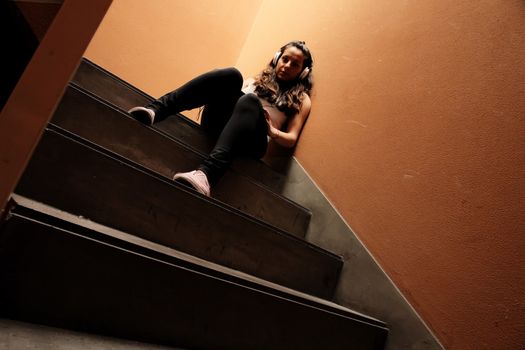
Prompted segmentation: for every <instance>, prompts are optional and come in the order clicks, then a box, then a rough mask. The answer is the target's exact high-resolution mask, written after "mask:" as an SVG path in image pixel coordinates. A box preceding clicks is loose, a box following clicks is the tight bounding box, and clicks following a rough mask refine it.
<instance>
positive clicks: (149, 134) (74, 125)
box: [52, 86, 310, 237]
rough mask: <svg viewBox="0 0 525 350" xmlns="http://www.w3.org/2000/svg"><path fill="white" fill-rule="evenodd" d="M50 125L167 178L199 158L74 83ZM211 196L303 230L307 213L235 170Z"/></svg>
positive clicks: (299, 231) (296, 231) (298, 232)
mask: <svg viewBox="0 0 525 350" xmlns="http://www.w3.org/2000/svg"><path fill="white" fill-rule="evenodd" d="M52 123H53V124H56V125H58V126H60V127H62V128H64V129H66V130H68V131H70V132H72V133H74V134H76V135H79V136H80V137H82V138H85V139H87V140H89V141H91V142H93V143H95V144H97V145H99V146H101V147H104V148H106V149H109V150H111V151H112V152H115V153H117V154H119V155H121V156H123V157H126V158H128V159H130V160H132V161H134V162H136V163H138V164H141V165H142V166H144V167H146V168H148V169H151V170H153V171H155V172H158V173H159V174H162V175H163V176H166V177H167V178H169V179H171V178H172V177H173V175H174V172H176V171H189V170H192V169H195V168H196V167H197V166H198V165H199V164H200V163H201V162H202V161H203V159H204V157H203V156H202V155H201V154H197V153H196V152H194V151H192V150H191V149H189V148H187V147H184V146H183V145H182V144H180V143H178V142H175V141H173V140H171V139H168V138H166V137H164V136H162V135H161V134H159V133H158V132H155V131H154V130H152V129H150V128H146V127H144V126H143V125H141V124H139V123H137V122H136V121H135V120H133V119H131V118H129V117H127V116H126V115H123V114H122V113H121V112H119V111H118V110H116V109H114V108H111V107H110V106H108V105H106V104H104V103H101V102H99V101H98V100H96V99H95V98H93V97H91V96H88V95H87V94H86V93H84V92H83V91H80V90H79V89H78V88H76V87H74V86H70V87H69V88H68V89H67V90H66V93H65V95H64V97H63V99H62V101H61V103H60V105H59V106H58V108H57V110H56V112H55V114H54V116H53V119H52ZM212 195H213V196H214V197H215V198H217V199H219V200H220V201H222V202H224V203H227V204H229V205H231V206H233V207H235V208H238V209H242V210H243V211H245V212H247V213H248V214H251V215H253V216H255V217H257V218H259V219H261V220H263V221H266V222H268V223H270V224H272V225H274V226H277V227H279V228H280V229H282V230H284V231H286V232H289V233H292V234H294V235H296V236H298V237H304V236H305V234H306V231H307V228H308V224H309V220H310V212H309V211H307V210H306V209H305V208H302V207H300V206H298V205H296V204H294V203H293V202H291V201H288V200H286V199H285V198H283V197H280V196H276V195H275V194H274V193H272V192H271V191H270V190H269V189H267V188H265V187H262V186H259V185H257V184H256V183H254V182H253V181H251V180H249V179H248V178H247V177H245V176H241V175H240V174H239V173H237V172H234V171H228V172H226V174H225V176H224V178H223V179H222V180H221V181H220V182H219V184H218V185H217V186H216V187H214V188H213V189H212Z"/></svg>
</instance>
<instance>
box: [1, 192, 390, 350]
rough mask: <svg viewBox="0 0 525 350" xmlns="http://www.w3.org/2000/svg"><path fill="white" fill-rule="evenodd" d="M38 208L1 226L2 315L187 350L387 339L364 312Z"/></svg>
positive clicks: (368, 345) (366, 343)
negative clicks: (284, 289)
mask: <svg viewBox="0 0 525 350" xmlns="http://www.w3.org/2000/svg"><path fill="white" fill-rule="evenodd" d="M18 200H20V198H18ZM26 204H27V203H26ZM35 209H39V208H35V207H34V208H32V209H29V208H24V207H20V204H19V205H18V206H15V208H14V209H12V210H11V212H10V214H11V215H10V217H9V219H8V220H6V223H5V224H4V225H2V227H3V230H2V233H1V234H0V240H1V242H2V250H0V261H1V262H2V264H0V266H1V267H0V279H2V280H3V281H6V282H8V283H6V284H5V286H7V287H6V288H4V289H2V290H1V291H0V296H1V298H0V305H2V307H1V308H0V309H1V310H2V311H0V313H1V314H2V315H1V316H6V315H7V316H8V317H14V318H17V319H21V320H28V321H35V322H37V323H45V324H50V325H55V326H59V327H60V326H67V327H73V328H80V330H83V331H89V332H95V333H102V334H109V335H116V336H122V337H132V338H133V339H136V340H148V341H154V342H158V343H166V344H171V345H180V346H188V347H190V348H193V347H198V348H201V347H205V348H208V347H209V348H229V349H237V348H247V347H249V348H254V349H264V348H272V349H273V348H276V349H277V348H279V349H280V348H283V349H286V348H297V346H300V347H301V348H306V349H310V348H312V349H315V348H318V347H319V346H321V344H322V345H328V346H329V348H343V347H344V348H346V347H347V346H348V344H349V343H352V344H353V348H355V349H379V348H381V346H382V344H383V342H384V339H385V337H386V333H387V329H386V327H385V325H384V324H383V323H382V322H380V321H377V320H375V319H372V318H368V317H366V316H363V315H362V314H357V313H353V312H352V311H351V310H341V309H340V308H337V309H335V308H333V307H332V306H331V305H327V304H321V303H317V301H316V300H314V301H312V300H307V299H305V298H303V296H302V295H300V296H294V295H291V294H287V293H286V292H280V291H273V290H272V288H271V287H267V286H264V285H262V284H258V285H256V284H255V283H254V282H253V281H249V280H246V279H243V278H240V277H239V276H233V275H229V274H228V273H227V272H225V271H218V270H214V269H212V268H210V267H209V266H202V265H199V264H198V262H195V261H185V260H184V259H180V258H179V256H175V255H174V254H173V252H171V251H164V252H161V251H158V250H156V249H155V248H157V247H156V246H153V245H150V246H148V247H144V246H141V245H140V242H133V243H131V242H126V241H125V240H124V239H123V238H125V235H123V234H122V233H119V235H118V236H119V237H109V236H108V233H109V231H107V232H105V233H100V232H98V231H95V230H93V228H94V227H90V228H85V227H82V226H79V225H77V223H78V222H79V221H82V220H80V219H79V220H75V221H76V222H69V221H64V220H63V219H66V220H67V219H68V218H67V217H65V214H63V213H62V214H60V216H62V217H61V218H60V217H50V216H49V214H53V213H52V212H50V211H47V210H46V212H45V213H43V212H37V214H36V215H35V214H34V212H35ZM40 209H42V208H40ZM89 225H92V224H89ZM137 243H138V244H137ZM20 247H23V248H24V249H22V250H21V249H20ZM94 257H96V260H94V259H93V258H94ZM44 281H45V282H44ZM235 305H236V306H235ZM219 344H220V345H219Z"/></svg>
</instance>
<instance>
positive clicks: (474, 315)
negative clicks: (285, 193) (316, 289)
mask: <svg viewBox="0 0 525 350" xmlns="http://www.w3.org/2000/svg"><path fill="white" fill-rule="evenodd" d="M290 14H293V15H292V16H290ZM293 38H302V39H303V40H306V42H307V43H308V44H309V45H310V47H311V49H312V51H313V54H314V59H315V67H314V72H315V74H316V75H315V79H316V82H317V85H316V96H315V97H314V100H313V103H314V105H313V106H314V107H313V110H312V114H311V116H310V118H309V120H308V123H307V126H306V129H305V131H304V133H303V135H302V139H301V141H300V144H299V146H298V149H297V152H296V156H297V158H298V159H299V161H300V162H301V164H302V165H303V166H304V167H305V168H306V170H307V171H308V173H309V174H310V175H311V176H312V177H313V178H314V179H315V181H316V182H317V183H318V185H319V186H320V187H321V188H322V190H323V191H324V192H325V193H326V194H327V195H328V197H329V199H330V200H331V201H332V202H333V203H334V204H335V206H336V207H337V208H338V210H339V211H340V212H341V213H342V215H343V216H344V218H345V219H346V220H347V222H348V223H349V224H350V225H351V226H352V228H353V229H354V231H355V232H356V233H357V234H358V236H359V237H360V238H361V239H362V240H363V241H364V243H365V244H366V246H367V247H368V249H369V250H370V251H371V252H372V254H373V255H374V256H375V257H376V258H377V259H378V261H379V262H380V264H381V265H382V266H383V268H384V269H385V270H386V272H387V273H388V274H389V275H390V277H391V278H392V279H393V280H394V281H395V283H396V284H397V286H398V287H399V288H400V289H401V291H402V292H403V294H404V295H405V296H406V297H407V298H408V299H409V301H410V302H411V304H412V305H413V306H414V307H415V308H416V310H417V311H418V312H419V313H420V315H421V316H422V317H423V319H424V320H425V321H426V322H427V323H428V324H429V326H430V327H431V328H432V329H433V331H434V332H435V333H436V335H437V336H438V338H439V339H440V340H441V342H442V343H443V344H444V345H445V346H446V348H447V349H461V350H463V349H523V348H524V346H525V333H524V332H523V329H525V291H524V286H525V267H524V266H525V237H524V233H525V210H524V208H525V176H524V173H525V3H524V2H523V1H520V0H499V1H498V0H481V1H480V0H471V1H455V0H446V1H444V0H435V1H416V0H413V1H368V0H354V1H347V0H329V1H304V0H302V1H298V0H293V1H292V0H290V1H279V0H266V1H265V2H264V3H263V6H262V7H261V11H260V13H259V15H258V17H257V22H256V24H255V26H254V30H253V31H252V33H251V35H250V36H249V37H248V40H247V45H246V46H245V48H244V50H243V52H242V55H241V56H240V59H239V61H238V66H239V67H241V68H242V69H244V70H248V71H256V70H257V69H258V67H260V65H261V64H262V63H263V61H261V60H260V59H258V57H260V56H261V55H263V56H264V54H265V53H267V52H268V51H269V50H270V52H271V50H273V48H274V47H275V46H276V44H278V43H281V42H283V41H287V40H289V39H293ZM265 59H266V57H265ZM264 62H265V61H264Z"/></svg>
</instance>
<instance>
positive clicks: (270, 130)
mask: <svg viewBox="0 0 525 350" xmlns="http://www.w3.org/2000/svg"><path fill="white" fill-rule="evenodd" d="M263 111H264V118H265V119H266V124H268V136H270V138H271V139H275V138H277V137H279V134H280V130H279V129H277V128H276V127H275V126H273V122H272V118H270V114H269V113H268V111H267V110H266V109H263Z"/></svg>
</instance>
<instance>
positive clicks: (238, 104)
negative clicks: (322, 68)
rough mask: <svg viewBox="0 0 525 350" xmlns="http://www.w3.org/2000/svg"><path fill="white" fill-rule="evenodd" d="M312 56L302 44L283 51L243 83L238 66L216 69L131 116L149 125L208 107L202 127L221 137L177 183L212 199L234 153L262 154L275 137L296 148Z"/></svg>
mask: <svg viewBox="0 0 525 350" xmlns="http://www.w3.org/2000/svg"><path fill="white" fill-rule="evenodd" d="M312 64H313V60H312V55H311V54H310V50H309V49H308V48H307V47H306V45H305V43H304V42H303V41H292V42H289V43H288V44H286V45H284V46H283V47H281V49H280V50H279V51H277V53H276V54H275V56H274V58H273V59H272V61H271V62H270V63H269V65H268V66H267V67H266V68H265V69H264V70H263V71H262V72H261V73H260V74H259V75H258V76H256V77H255V78H251V79H248V80H246V81H245V82H244V84H243V77H242V75H241V73H240V72H239V71H238V70H237V69H235V68H225V69H216V70H213V71H211V72H208V73H205V74H203V75H200V76H198V77H196V78H194V79H192V80H190V81H189V82H187V83H186V84H184V85H183V86H181V87H179V88H178V89H176V90H174V91H172V92H170V93H168V94H166V95H164V96H162V97H160V98H159V99H158V100H155V101H153V102H152V103H150V104H149V105H147V106H146V107H134V108H132V109H130V110H129V113H130V114H131V115H132V116H133V117H134V118H135V119H137V120H139V121H141V122H142V123H144V124H147V125H151V124H153V123H156V122H158V121H160V120H163V119H164V118H166V117H168V116H170V115H173V114H176V113H178V112H182V111H184V110H188V109H193V108H196V107H201V106H205V107H204V110H203V113H202V121H201V126H202V127H203V128H204V129H206V130H207V131H208V132H209V133H211V134H213V135H215V136H217V143H216V145H215V147H214V148H213V150H212V151H211V153H210V154H209V156H208V157H207V158H206V160H204V162H203V163H202V164H201V165H200V166H199V167H198V168H197V170H193V171H190V172H186V173H177V174H175V176H174V177H173V179H174V180H176V181H183V182H186V183H188V184H190V185H191V186H193V187H194V188H195V189H196V190H197V191H198V192H200V193H202V194H204V195H206V196H209V195H210V185H212V186H213V185H214V184H216V183H217V181H218V180H219V179H220V178H221V176H222V175H223V174H224V172H225V171H226V169H227V168H228V167H229V165H230V163H231V162H232V160H233V158H234V157H235V156H236V155H246V156H250V157H253V158H256V159H259V158H261V157H263V156H264V154H265V153H266V148H267V146H268V140H269V139H270V138H271V139H273V140H274V141H275V142H277V143H278V144H279V145H281V146H284V147H294V146H295V144H296V142H297V139H298V137H299V134H300V132H301V129H302V127H303V125H304V123H305V121H306V118H307V117H308V114H309V113H310V107H311V102H310V97H309V96H310V90H311V89H312Z"/></svg>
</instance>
